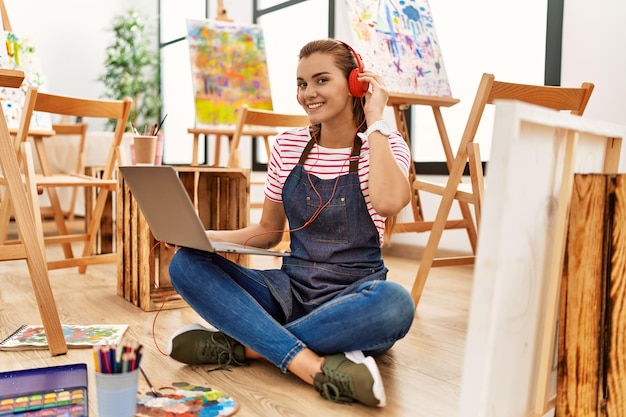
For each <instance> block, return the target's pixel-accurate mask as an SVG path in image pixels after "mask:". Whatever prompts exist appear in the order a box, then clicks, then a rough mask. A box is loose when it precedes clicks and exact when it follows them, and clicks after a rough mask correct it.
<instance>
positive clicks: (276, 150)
mask: <svg viewBox="0 0 626 417" xmlns="http://www.w3.org/2000/svg"><path fill="white" fill-rule="evenodd" d="M310 140H311V136H310V132H309V128H308V127H302V128H296V129H291V130H288V131H286V132H283V133H281V134H279V135H278V136H277V137H276V141H275V142H274V146H273V148H272V155H271V157H270V161H269V164H268V175H267V181H266V183H265V197H267V198H268V199H270V200H272V201H274V202H277V203H282V191H283V186H284V185H285V181H286V180H287V177H288V176H289V174H290V173H291V170H292V169H293V168H294V167H295V166H296V165H297V164H298V161H299V160H300V156H301V155H302V152H303V151H304V148H305V147H306V145H307V143H308V142H309V141H310ZM389 145H390V146H391V151H392V152H393V154H394V156H395V158H396V162H397V163H398V165H399V166H400V168H401V169H402V170H403V171H404V172H405V174H406V175H407V176H408V173H409V164H410V163H411V152H410V150H409V147H408V145H407V143H406V142H405V141H404V139H403V138H402V136H401V135H400V132H398V131H394V132H393V133H392V134H391V135H390V136H389ZM351 152H352V149H350V148H341V149H334V148H333V149H331V148H325V147H323V146H318V145H317V144H315V145H314V146H313V149H312V150H311V152H310V153H309V156H308V157H307V159H306V161H305V163H304V170H305V171H306V172H309V173H311V174H312V175H315V176H316V177H318V178H321V179H334V178H337V176H339V175H345V174H347V173H348V172H349V170H350V162H349V157H350V153H351ZM369 154H370V148H369V143H368V141H367V139H365V140H363V144H362V146H361V153H360V155H359V179H360V182H361V191H362V192H363V197H364V198H365V203H366V205H367V209H368V211H369V213H370V216H371V217H372V221H373V222H374V224H375V225H376V228H377V229H378V234H379V236H380V242H381V244H382V242H383V235H384V233H385V218H384V217H382V216H380V215H379V214H378V213H377V212H376V210H374V208H373V207H372V203H371V200H370V195H369V173H370V165H369V159H370V158H369Z"/></svg>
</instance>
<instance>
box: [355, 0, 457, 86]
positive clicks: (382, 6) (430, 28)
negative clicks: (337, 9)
mask: <svg viewBox="0 0 626 417" xmlns="http://www.w3.org/2000/svg"><path fill="white" fill-rule="evenodd" d="M344 4H345V6H346V15H347V16H348V18H349V20H350V22H349V24H350V28H351V32H352V35H351V36H353V37H354V38H353V39H351V40H348V41H349V42H350V43H351V44H352V47H353V48H354V49H355V50H356V51H357V52H358V53H359V54H360V55H361V57H362V58H363V64H364V66H365V67H366V68H368V69H371V70H372V71H374V72H377V73H378V74H380V75H382V76H383V77H384V78H385V82H386V84H387V88H388V89H389V91H392V92H398V93H406V94H423V95H429V96H438V97H450V96H451V95H452V93H451V91H450V85H449V83H448V76H447V74H446V70H445V66H444V64H443V58H442V55H441V50H440V47H439V41H438V39H437V33H436V31H435V24H434V20H433V16H432V14H431V12H430V5H429V3H428V0H380V1H366V0H345V3H344Z"/></svg>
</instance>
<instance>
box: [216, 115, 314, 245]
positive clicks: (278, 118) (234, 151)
mask: <svg viewBox="0 0 626 417" xmlns="http://www.w3.org/2000/svg"><path fill="white" fill-rule="evenodd" d="M308 125H309V117H308V116H307V115H305V114H302V115H300V114H289V113H277V112H274V111H269V110H257V109H251V108H249V107H248V106H245V105H244V106H242V107H241V108H240V109H239V116H238V118H237V124H236V125H235V133H234V135H233V140H232V142H231V146H230V155H229V159H228V166H229V167H233V168H239V167H240V165H239V144H240V143H241V137H242V136H243V135H244V134H245V130H246V129H250V128H251V127H252V126H254V127H265V128H268V127H271V128H276V129H277V130H276V133H278V129H279V128H290V127H303V126H308ZM263 140H264V143H265V152H266V153H267V158H268V160H269V157H270V153H271V148H270V142H269V137H268V136H263ZM265 177H266V175H263V176H262V177H260V178H259V179H256V180H252V179H251V180H250V187H251V188H252V187H253V186H263V185H264V184H265ZM251 191H252V190H251ZM252 196H253V193H252V192H250V200H251V201H250V209H251V210H253V209H260V208H263V200H264V199H263V198H262V199H261V201H252ZM275 249H276V250H279V251H282V250H287V249H289V234H288V233H285V234H284V235H283V240H282V242H281V243H280V244H279V245H278V246H277V247H276V248H275Z"/></svg>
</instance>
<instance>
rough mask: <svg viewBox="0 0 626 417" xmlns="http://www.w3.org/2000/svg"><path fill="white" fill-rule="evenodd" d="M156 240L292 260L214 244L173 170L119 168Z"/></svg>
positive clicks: (243, 247)
mask: <svg viewBox="0 0 626 417" xmlns="http://www.w3.org/2000/svg"><path fill="white" fill-rule="evenodd" d="M119 170H120V172H121V174H122V176H123V177H124V179H125V180H126V184H128V187H129V188H130V191H131V192H132V194H133V197H134V198H135V200H136V201H137V205H138V206H139V208H140V209H141V211H142V212H143V215H144V217H145V218H146V221H147V222H148V226H150V230H151V231H152V234H153V235H154V238H155V239H156V240H159V241H161V242H166V243H170V244H173V245H177V246H182V247H186V248H192V249H198V250H203V251H206V252H224V253H238V254H245V255H269V256H289V253H288V252H278V251H273V250H269V249H261V248H256V247H254V246H246V245H240V244H237V243H230V242H211V241H210V240H209V237H208V236H207V234H206V232H205V229H204V226H203V224H202V221H201V220H200V217H198V213H197V212H196V209H195V208H194V206H193V203H192V202H191V199H190V198H189V194H187V190H185V187H184V186H183V183H182V182H181V181H180V179H179V178H178V174H177V173H176V171H175V170H174V168H172V167H171V166H164V165H155V166H135V165H132V166H131V165H129V166H121V167H120V168H119Z"/></svg>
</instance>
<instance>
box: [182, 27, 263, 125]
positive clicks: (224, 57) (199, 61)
mask: <svg viewBox="0 0 626 417" xmlns="http://www.w3.org/2000/svg"><path fill="white" fill-rule="evenodd" d="M187 41H188V43H189V54H190V60H191V75H192V82H193V92H194V100H195V110H196V127H203V126H205V127H207V126H215V125H234V124H235V122H236V120H237V109H238V108H240V107H241V106H242V105H243V104H246V105H248V107H250V108H255V109H265V110H272V96H271V91H270V82H269V73H268V68H267V58H266V53H265V40H264V37H263V31H262V29H261V27H260V26H258V25H240V24H236V23H232V22H224V21H217V20H193V19H188V20H187Z"/></svg>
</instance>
